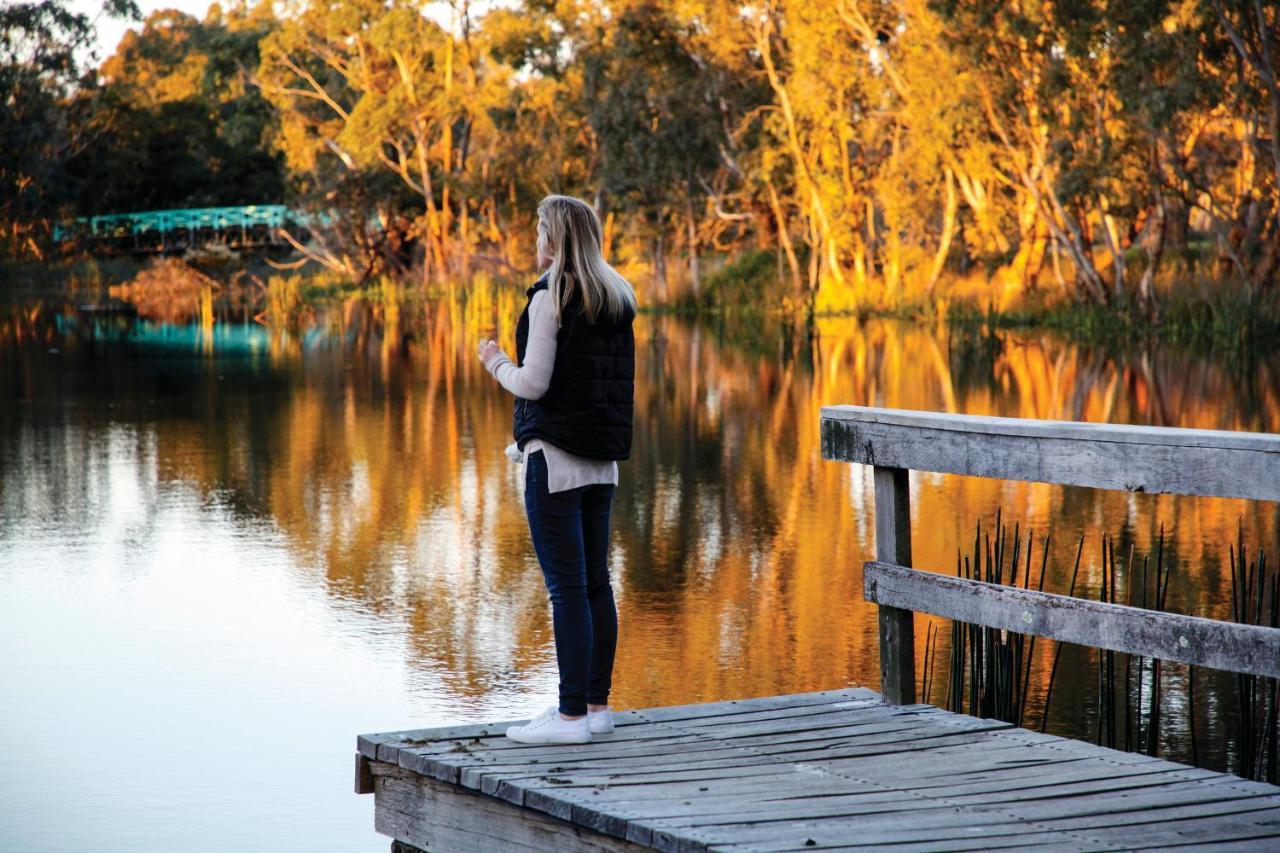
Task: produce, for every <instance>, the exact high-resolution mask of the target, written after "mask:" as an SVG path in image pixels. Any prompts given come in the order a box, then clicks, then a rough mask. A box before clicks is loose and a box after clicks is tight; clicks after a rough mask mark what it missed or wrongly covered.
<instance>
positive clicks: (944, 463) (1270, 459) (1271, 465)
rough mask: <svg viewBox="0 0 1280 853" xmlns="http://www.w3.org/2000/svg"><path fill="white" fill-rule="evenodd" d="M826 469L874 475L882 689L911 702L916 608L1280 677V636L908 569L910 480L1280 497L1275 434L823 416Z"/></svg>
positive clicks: (867, 586) (869, 588)
mask: <svg viewBox="0 0 1280 853" xmlns="http://www.w3.org/2000/svg"><path fill="white" fill-rule="evenodd" d="M821 432H822V456H823V458H824V459H830V460H836V461H842V462H858V463H861V464H865V465H871V466H873V469H874V473H873V481H874V484H875V513H876V559H875V561H873V562H870V563H867V564H866V566H865V567H864V575H863V583H864V596H865V597H866V598H867V600H869V601H873V602H875V603H876V604H877V605H878V606H879V637H880V689H881V692H882V693H883V694H884V696H885V698H886V699H887V700H888V701H890V702H897V703H901V704H911V703H913V702H915V632H914V620H913V615H914V612H915V611H917V610H920V611H923V612H927V613H932V614H934V615H937V616H944V617H948V618H951V619H956V620H958V621H962V622H967V623H971V624H976V625H984V626H987V627H992V628H1001V629H1005V630H1009V631H1015V632H1018V633H1021V634H1031V635H1036V636H1043V637H1049V638H1052V639H1055V640H1060V641H1064V642H1072V643H1079V644H1082V645H1088V646H1096V647H1099V648H1103V649H1110V650H1112V651H1118V652H1127V653H1130V654H1137V655H1142V656H1144V657H1153V658H1157V659H1162V660H1173V661H1180V662H1184V663H1190V664H1198V665H1203V666H1208V667H1212V668H1215V669H1222V670H1228V671H1231V672H1239V673H1247V674H1252V675H1261V676H1266V677H1271V678H1275V677H1280V629H1275V628H1265V627H1260V626H1255V625H1240V624H1235V623H1230V622H1219V621H1216V620H1212V619H1202V618H1199V617H1194V616H1182V615H1178V614H1170V613H1161V612H1157V611H1150V610H1143V609H1140V608H1136V607H1125V606H1122V605H1118V604H1107V603H1102V602H1091V601H1085V600H1083V599H1076V598H1071V597H1068V596H1061V595H1053V594H1050V593H1043V592H1032V591H1030V590H1023V589H1014V588H1011V587H1005V586H1000V585H996V584H989V583H984V582H982V581H977V580H973V579H968V578H956V577H951V576H949V575H942V574H936V573H930V572H918V571H912V570H911V568H910V566H911V509H910V507H911V501H910V480H909V478H908V476H907V473H908V471H909V470H912V469H914V470H918V471H931V472H937V473H944V474H962V475H968V476H975V477H991V478H997V479H1004V480H1022V481H1028V482H1041V483H1056V484H1060V485H1068V486H1085V487H1091V488H1100V489H1111V490H1118V491H1128V492H1154V493H1168V494H1182V495H1200V496H1212V497H1229V498H1246V499H1250V500H1280V435H1272V434H1268V433H1252V432H1230V431H1223V430H1203V429H1177V428H1171V427H1144V426H1125V425H1121V424H1093V423H1079V422H1074V421H1041V420H1031V419H1025V418H1000V417H985V416H975V415H953V414H945V413H940V412H921V411H910V410H904V409H881V408H871V407H866V406H825V407H823V409H822V411H821Z"/></svg>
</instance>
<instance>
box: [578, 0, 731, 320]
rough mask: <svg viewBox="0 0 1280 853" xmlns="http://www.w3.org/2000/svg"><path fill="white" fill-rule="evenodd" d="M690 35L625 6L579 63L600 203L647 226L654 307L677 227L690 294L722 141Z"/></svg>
mask: <svg viewBox="0 0 1280 853" xmlns="http://www.w3.org/2000/svg"><path fill="white" fill-rule="evenodd" d="M692 36H693V33H692V31H691V28H690V25H688V24H686V23H682V22H680V21H679V20H677V19H676V18H675V17H674V16H673V15H672V14H670V13H668V12H667V11H666V10H664V9H661V8H660V7H658V6H657V5H656V4H639V5H631V6H624V7H623V8H622V10H621V12H620V13H619V14H618V15H617V16H616V18H612V19H611V20H610V22H609V26H608V27H607V28H603V29H601V30H597V31H596V32H595V33H593V34H592V40H591V42H589V43H588V44H587V45H585V46H584V49H583V51H582V55H581V59H582V66H583V83H584V88H583V95H584V99H585V104H586V115H587V117H588V120H589V121H590V123H591V128H592V130H593V131H594V133H595V136H596V139H597V141H598V145H599V149H600V161H599V167H598V168H599V187H600V189H601V190H602V199H601V200H602V201H603V202H604V204H605V205H609V206H614V205H616V206H618V207H620V208H622V209H623V210H625V211H626V212H628V213H631V214H634V215H638V216H639V217H640V218H641V220H642V222H643V223H644V225H645V226H646V230H647V231H648V232H649V240H650V252H651V253H650V257H651V260H652V265H653V277H654V282H655V285H656V290H657V295H658V296H659V298H665V297H666V295H667V238H668V235H669V234H670V233H671V231H673V230H676V228H680V227H681V226H682V228H681V230H683V232H684V245H685V249H686V252H687V253H688V258H689V264H690V279H691V282H692V286H693V291H694V294H695V296H696V295H697V292H698V289H699V285H700V268H699V240H698V237H697V228H698V218H699V214H700V213H701V210H700V208H701V207H702V205H703V202H704V201H705V199H706V195H707V193H706V187H707V186H708V182H709V180H710V178H711V176H712V174H713V173H715V172H716V171H717V170H718V169H719V168H720V154H719V151H720V148H721V145H722V144H723V142H724V129H723V126H722V123H721V116H720V107H719V103H718V100H719V99H718V91H717V90H718V88H719V84H720V80H719V77H718V75H717V73H716V69H715V68H714V66H713V62H712V60H711V58H710V57H707V56H704V55H699V54H698V53H697V52H696V50H694V49H692V45H691V42H692Z"/></svg>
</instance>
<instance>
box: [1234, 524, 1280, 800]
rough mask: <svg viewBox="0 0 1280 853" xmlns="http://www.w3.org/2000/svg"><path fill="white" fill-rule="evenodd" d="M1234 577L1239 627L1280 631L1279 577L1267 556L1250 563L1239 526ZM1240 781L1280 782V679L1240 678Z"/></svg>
mask: <svg viewBox="0 0 1280 853" xmlns="http://www.w3.org/2000/svg"><path fill="white" fill-rule="evenodd" d="M1227 553H1228V559H1229V564H1230V565H1229V568H1230V573H1231V609H1232V618H1233V619H1234V620H1235V621H1236V622H1242V623H1247V624H1250V625H1266V626H1269V627H1272V628H1275V627H1280V571H1276V570H1275V569H1274V568H1272V567H1270V566H1268V564H1267V555H1266V552H1265V551H1263V550H1262V549H1258V554H1257V556H1256V557H1254V558H1253V560H1252V561H1250V560H1249V557H1248V550H1247V548H1246V546H1245V543H1244V529H1243V525H1241V526H1240V528H1239V531H1238V533H1237V537H1236V544H1235V545H1234V546H1232V545H1228V546H1227ZM1236 693H1237V702H1238V706H1237V707H1238V723H1239V725H1238V726H1237V732H1238V734H1237V739H1238V746H1239V764H1240V766H1239V770H1238V775H1240V776H1243V777H1244V778H1246V779H1256V780H1258V781H1265V782H1271V783H1273V784H1274V783H1275V782H1276V781H1277V735H1278V734H1280V733H1278V732H1277V729H1276V717H1277V700H1280V696H1278V695H1277V679H1274V678H1263V677H1261V676H1256V675H1237V676H1236Z"/></svg>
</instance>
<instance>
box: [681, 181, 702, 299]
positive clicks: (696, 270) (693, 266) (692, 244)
mask: <svg viewBox="0 0 1280 853" xmlns="http://www.w3.org/2000/svg"><path fill="white" fill-rule="evenodd" d="M689 189H692V187H689ZM684 224H685V242H686V243H687V244H688V251H689V284H690V286H691V287H692V288H693V298H694V299H697V298H698V295H699V294H700V292H701V291H702V270H701V266H700V264H699V259H698V224H697V222H695V221H694V217H693V200H692V199H691V198H689V196H688V195H687V194H686V195H685V199H684Z"/></svg>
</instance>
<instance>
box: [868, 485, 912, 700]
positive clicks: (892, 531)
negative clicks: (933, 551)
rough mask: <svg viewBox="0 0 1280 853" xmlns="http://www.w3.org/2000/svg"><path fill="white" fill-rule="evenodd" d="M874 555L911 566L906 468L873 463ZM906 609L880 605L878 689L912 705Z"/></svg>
mask: <svg viewBox="0 0 1280 853" xmlns="http://www.w3.org/2000/svg"><path fill="white" fill-rule="evenodd" d="M873 476H874V480H875V489H876V557H877V559H879V560H881V561H882V562H886V563H896V564H898V565H900V566H910V565H911V487H910V484H909V481H908V479H907V471H906V470H904V469H902V468H885V467H882V466H879V465H877V466H876V467H875V471H874V475H873ZM912 617H913V614H912V612H911V611H910V610H909V609H901V608H898V607H894V606H884V605H882V606H881V607H880V692H881V693H882V694H884V698H885V701H887V702H890V703H892V704H895V705H912V704H915V701H916V675H915V662H916V641H915V622H914V619H913V618H912Z"/></svg>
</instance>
